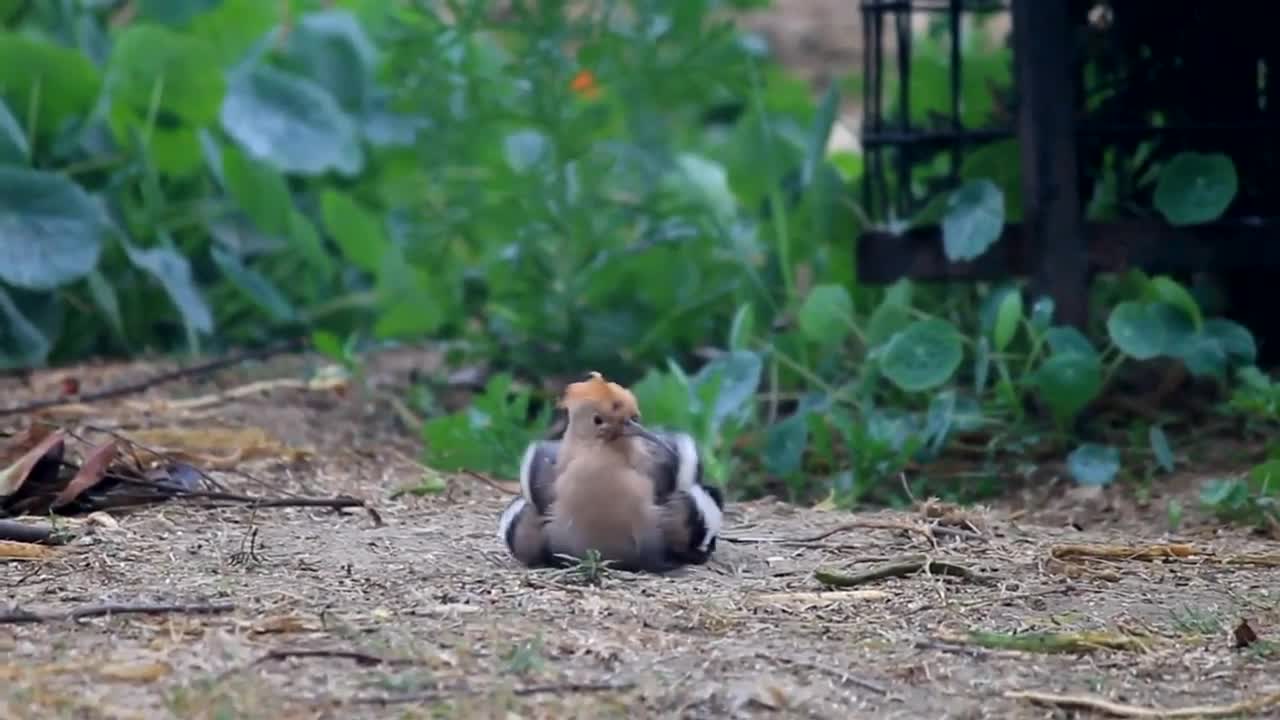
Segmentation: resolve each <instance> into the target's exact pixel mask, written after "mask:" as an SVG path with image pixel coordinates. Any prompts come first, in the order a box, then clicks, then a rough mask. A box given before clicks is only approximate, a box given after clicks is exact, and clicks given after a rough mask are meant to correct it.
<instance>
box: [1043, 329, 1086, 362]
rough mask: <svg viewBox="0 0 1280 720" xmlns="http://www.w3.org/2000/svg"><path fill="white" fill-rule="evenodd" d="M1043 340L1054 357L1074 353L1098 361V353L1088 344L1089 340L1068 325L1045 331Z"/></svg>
mask: <svg viewBox="0 0 1280 720" xmlns="http://www.w3.org/2000/svg"><path fill="white" fill-rule="evenodd" d="M1044 339H1045V342H1047V343H1048V344H1049V350H1050V351H1052V352H1053V354H1054V355H1066V354H1069V353H1076V354H1078V355H1084V356H1086V357H1091V358H1094V359H1098V351H1097V349H1095V348H1094V347H1093V343H1091V342H1089V338H1087V337H1085V334H1084V333H1082V332H1080V331H1079V330H1077V329H1075V328H1073V327H1071V326H1070V325H1059V326H1056V327H1051V328H1049V329H1048V330H1045V332H1044Z"/></svg>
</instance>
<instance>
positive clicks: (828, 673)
mask: <svg viewBox="0 0 1280 720" xmlns="http://www.w3.org/2000/svg"><path fill="white" fill-rule="evenodd" d="M431 366H432V360H431V356H429V355H424V354H423V353H414V352H407V351H401V352H396V353H388V354H385V355H381V356H378V357H376V358H374V359H373V360H372V361H371V364H370V366H369V373H368V375H367V377H368V381H369V383H370V384H371V389H366V390H360V389H359V386H355V387H353V388H351V389H350V390H349V391H348V392H346V393H343V394H341V395H340V394H337V393H335V392H334V391H333V390H331V389H329V390H325V389H313V390H306V389H300V388H287V387H284V388H278V389H275V390H268V391H262V392H255V393H249V394H243V395H238V396H237V395H235V394H234V393H229V392H228V389H229V388H234V387H243V386H244V385H245V384H246V383H248V382H250V381H255V380H270V379H275V378H286V379H295V380H296V379H305V378H306V377H308V376H310V374H312V373H314V372H315V371H316V370H317V364H316V362H315V361H313V360H305V359H299V358H283V359H277V360H274V361H270V362H267V363H262V364H256V365H252V366H247V367H242V368H239V369H236V370H229V371H224V372H221V373H219V374H217V375H216V376H214V379H213V380H211V381H206V382H200V383H175V384H171V385H165V386H163V387H162V388H157V389H154V390H152V391H150V392H148V393H147V394H145V395H142V396H140V397H132V398H125V399H122V400H118V401H110V402H102V403H97V404H94V405H91V406H89V407H88V408H81V409H79V410H77V409H76V408H74V407H73V408H71V409H70V410H68V411H60V413H61V414H50V415H48V416H46V417H47V419H49V420H51V421H52V420H58V421H60V422H62V423H65V424H69V425H71V426H74V427H79V428H83V427H84V426H86V425H96V426H107V427H108V428H114V429H115V430H118V431H120V432H124V433H126V434H127V433H135V432H137V431H139V430H140V429H144V428H194V429H197V430H198V431H199V432H198V433H197V434H196V436H195V437H196V438H200V437H206V435H205V434H207V437H208V442H209V444H210V445H213V444H215V438H216V434H215V432H216V429H217V428H230V429H245V428H250V429H253V428H260V429H265V430H266V431H268V433H269V434H270V436H271V437H273V438H275V439H277V440H279V441H280V442H281V443H283V444H284V445H285V446H286V447H282V448H275V449H274V450H272V449H270V448H268V452H266V453H265V454H264V456H263V457H259V458H257V459H251V458H241V460H242V461H241V462H238V463H237V462H228V463H224V464H227V465H228V466H234V467H236V468H238V469H239V470H241V471H243V472H242V473H237V472H215V473H213V474H214V475H215V477H217V478H218V479H219V480H221V481H222V482H223V483H225V484H226V485H227V486H228V487H229V488H231V489H233V490H235V491H238V492H245V493H254V492H257V493H270V494H273V495H280V494H282V493H301V494H306V495H311V496H332V495H334V494H338V493H345V494H351V495H354V496H357V497H359V498H362V499H364V500H366V501H367V502H368V503H369V505H370V506H371V507H372V508H374V509H375V510H376V511H377V514H378V515H379V516H380V523H379V522H376V521H375V520H374V519H373V518H372V517H371V516H370V515H369V514H368V513H366V512H364V511H358V510H357V511H345V512H342V513H337V512H334V511H331V510H319V509H289V508H278V509H259V510H257V511H256V512H255V511H251V510H249V509H246V508H232V509H217V510H210V509H198V508H191V507H182V506H179V505H177V504H170V505H166V506H159V507H153V508H150V509H146V510H142V511H137V512H131V513H119V512H118V513H113V514H112V515H111V518H110V519H108V520H101V519H97V518H95V519H92V520H88V519H73V520H64V521H61V522H62V523H63V525H64V526H66V527H67V528H68V529H70V530H72V531H73V532H75V533H76V534H78V536H79V537H78V538H77V539H76V540H75V541H73V542H72V543H71V544H69V545H67V546H64V547H62V548H60V549H59V550H58V551H57V552H56V553H55V554H54V555H53V556H52V557H51V558H48V559H44V560H39V561H22V562H17V561H10V562H5V561H0V587H3V588H4V591H3V592H4V596H5V602H4V603H3V606H0V611H4V610H7V609H10V608H11V607H17V608H21V609H23V610H27V611H35V612H56V611H59V610H67V609H70V608H73V607H78V606H82V605H92V604H98V603H104V602H111V603H125V604H128V603H185V604H210V603H229V604H232V605H234V610H232V611H231V612H227V613H220V614H211V615H192V614H184V613H171V614H164V615H157V616H115V617H110V618H90V619H82V620H78V621H66V620H60V621H52V622H43V623H38V624H0V717H2V718H15V719H16V718H50V717H68V718H71V717H77V718H80V717H84V718H97V717H109V718H133V717H138V718H165V717H183V718H188V717H191V718H294V717H297V718H321V717H335V718H336V717H398V718H399V717H404V718H416V717H449V718H453V717H458V718H463V717H466V718H472V717H476V718H489V717H492V718H517V717H524V718H542V717H545V718H564V717H584V718H588V717H589V718H595V717H691V718H711V717H806V718H853V717H856V718H861V717H867V718H980V717H1000V718H1024V717H1025V718H1044V717H1070V716H1072V715H1070V714H1069V713H1068V712H1066V711H1061V710H1059V711H1055V710H1054V709H1051V708H1049V707H1045V706H1041V705H1038V704H1035V703H1033V702H1031V701H1030V700H1027V699H1024V698H1020V697H1011V696H1008V695H1007V694H1008V693H1011V692H1047V693H1064V694H1081V693H1088V694H1098V695H1101V696H1103V697H1106V698H1109V699H1110V700H1111V701H1113V702H1118V703H1132V704H1138V705H1158V706H1165V707H1180V706H1187V705H1197V704H1200V705H1206V704H1224V703H1232V702H1236V701H1244V700H1248V699H1249V698H1254V697H1259V696H1262V695H1264V694H1265V693H1269V692H1270V693H1275V692H1278V691H1280V680H1277V678H1276V674H1275V668H1276V658H1277V657H1278V656H1280V655H1278V654H1277V653H1276V652H1275V646H1273V645H1269V644H1268V643H1267V640H1268V638H1275V637H1276V634H1277V632H1278V628H1280V583H1277V571H1276V570H1275V569H1267V568H1265V567H1261V568H1260V567H1254V566H1248V565H1227V564H1224V563H1223V562H1220V560H1222V559H1223V558H1225V557H1228V556H1232V557H1236V556H1240V555H1241V554H1243V553H1265V552H1268V551H1272V552H1274V546H1268V545H1267V544H1266V543H1263V542H1260V541H1258V540H1256V539H1254V538H1253V537H1252V536H1250V535H1249V534H1248V533H1246V532H1243V531H1234V530H1222V529H1218V528H1214V527H1212V526H1208V525H1197V526H1196V527H1198V528H1199V529H1190V530H1185V531H1184V532H1183V533H1181V534H1180V535H1178V536H1176V537H1166V536H1165V535H1164V534H1163V533H1161V532H1159V531H1158V530H1152V529H1151V528H1153V527H1154V528H1158V527H1160V525H1161V516H1160V514H1159V513H1157V512H1155V511H1154V510H1153V511H1152V513H1154V517H1143V516H1142V515H1141V514H1140V513H1136V512H1134V511H1133V507H1132V504H1131V503H1129V501H1128V500H1126V499H1125V498H1122V497H1116V498H1102V499H1099V498H1093V499H1092V500H1090V501H1088V502H1086V501H1083V500H1081V499H1079V498H1074V499H1073V498H1070V497H1068V496H1061V495H1059V496H1058V497H1057V499H1056V500H1050V499H1048V498H1046V497H1039V498H1032V499H1030V500H1021V501H1019V500H1016V499H1015V500H1014V501H1012V502H1010V503H1008V504H1007V505H1006V506H1002V507H994V508H985V509H984V508H976V509H971V510H968V511H967V512H966V513H965V514H963V515H962V516H959V517H960V519H959V520H957V521H956V522H951V521H950V520H948V519H946V518H943V519H941V520H935V521H934V524H936V525H938V526H939V527H938V528H937V529H936V530H934V531H929V530H928V529H927V527H928V525H927V523H926V518H924V517H923V516H922V515H921V514H919V513H916V512H910V513H894V512H876V513H865V514H856V515H852V516H851V515H850V514H847V513H841V512H836V511H821V510H810V509H802V508H796V507H792V506H788V505H786V504H783V503H779V502H775V501H772V500H763V501H757V502H750V503H745V502H743V503H733V502H731V503H730V504H729V506H728V514H727V519H726V527H725V529H724V535H725V536H726V540H725V541H722V542H721V543H720V545H719V548H718V550H717V553H716V555H715V557H714V558H713V560H712V562H711V563H709V564H708V565H706V566H704V567H697V568H692V569H688V570H685V571H683V572H681V573H679V574H677V575H673V576H668V577H654V576H630V575H626V574H622V573H606V574H605V576H604V577H603V579H602V580H601V582H600V584H599V585H590V584H584V583H583V582H582V581H581V579H580V578H578V577H574V576H571V575H566V574H564V573H563V572H562V573H556V572H553V571H529V570H526V569H523V568H521V567H519V566H518V565H517V564H516V563H515V562H514V561H513V560H512V559H510V558H509V557H508V556H507V555H506V552H505V550H504V548H503V546H502V544H501V543H500V542H499V540H498V539H497V537H496V536H495V527H496V521H497V516H498V513H499V511H500V509H501V507H502V506H503V504H504V503H505V502H506V500H507V498H508V497H509V495H507V494H506V492H505V491H504V487H503V486H500V485H490V484H488V483H485V482H481V481H479V480H476V479H472V478H468V477H459V478H454V479H452V480H451V481H450V482H448V488H447V490H446V491H445V492H441V493H438V494H434V495H425V496H421V497H419V496H415V495H412V494H405V495H398V496H396V497H395V498H394V499H393V495H396V491H397V490H399V489H402V488H404V487H406V486H415V485H419V484H421V483H422V481H423V478H424V475H429V473H427V472H426V471H424V469H423V468H421V467H420V466H418V465H417V464H416V463H415V462H414V460H413V458H414V456H415V453H416V443H415V439H414V438H413V436H412V435H410V434H408V433H406V432H405V431H404V430H402V429H401V426H400V424H399V421H398V420H397V419H396V418H397V415H396V413H395V412H393V411H392V410H391V409H389V408H390V406H389V405H388V401H387V398H388V397H389V396H390V395H391V394H393V393H395V392H396V391H397V389H398V388H401V387H403V384H404V382H405V380H406V378H407V375H408V371H409V369H410V368H413V367H418V368H421V369H428V370H429V369H430V367H431ZM156 369H157V368H156V367H155V366H144V365H141V364H140V365H134V366H98V367H93V368H76V369H70V370H64V371H60V372H49V373H42V374H39V375H36V376H34V377H33V378H31V379H30V380H29V381H22V380H18V379H7V380H4V381H3V385H0V387H3V397H4V398H5V401H4V405H6V406H8V405H11V404H16V403H18V402H21V401H23V400H24V399H29V398H35V397H47V396H49V395H50V394H55V395H56V391H57V388H58V387H60V385H61V378H62V377H64V376H66V375H68V374H70V375H71V376H73V377H76V378H77V379H79V380H80V382H81V385H82V390H83V391H92V390H94V389H97V388H101V387H104V386H111V385H115V384H117V383H120V382H123V381H126V380H130V379H134V378H141V377H146V376H147V375H148V374H150V373H154V372H155V371H156ZM182 397H188V398H189V397H201V398H219V399H220V401H219V402H214V403H212V404H208V405H204V406H203V407H200V408H196V409H192V408H185V409H183V408H178V407H174V406H173V405H172V404H169V403H167V402H166V400H167V399H174V398H182ZM18 420H20V418H8V419H7V420H6V424H7V425H13V424H15V423H16V422H17V421H18ZM197 444H198V443H197ZM293 451H301V452H302V453H303V455H302V456H299V457H290V455H291V454H292V453H293ZM223 454H225V453H223ZM208 456H209V457H214V458H216V457H219V451H217V449H216V448H213V447H210V448H208ZM231 460H235V458H231ZM1188 502H1189V501H1188ZM1028 504H1030V506H1032V507H1034V508H1035V510H1034V511H1028V510H1027V509H1026V508H1025V507H1024V508H1021V509H1017V508H1018V506H1020V505H1028ZM1150 514H1151V513H1149V515H1150ZM851 520H855V521H857V522H859V523H862V524H863V525H876V524H877V522H879V523H880V524H884V525H887V526H888V527H887V528H884V529H881V528H874V527H862V528H853V529H848V530H845V531H842V532H835V533H833V534H831V535H829V536H827V537H825V538H818V539H813V536H815V535H817V534H819V533H822V532H824V531H827V530H833V529H836V528H839V527H841V526H842V525H844V524H846V523H849V522H850V521H851ZM1068 521H1070V523H1074V524H1075V525H1074V526H1073V525H1071V524H1070V523H1069V522H1068ZM895 526H896V527H895ZM1081 526H1083V529H1077V528H1078V527H1081ZM255 533H256V537H255ZM727 538H736V539H738V540H739V541H740V542H730V541H728V540H727ZM784 539H789V540H791V541H790V542H784V541H781V540H784ZM1169 541H1178V542H1185V543H1190V544H1191V545H1193V546H1194V548H1195V549H1196V550H1197V551H1198V552H1213V553H1216V557H1215V558H1211V559H1205V558H1203V557H1199V558H1191V559H1173V560H1166V561H1156V562H1147V561H1137V560H1125V559H1113V560H1104V561H1093V562H1091V561H1078V562H1077V561H1063V560H1055V559H1053V558H1051V555H1050V549H1051V548H1052V547H1053V546H1055V545H1058V544H1063V543H1083V542H1100V543H1120V544H1124V545H1132V546H1138V545H1143V544H1148V543H1158V542H1169ZM935 543H936V545H935ZM917 554H924V555H927V556H928V557H930V558H932V559H933V561H935V563H936V562H939V561H946V562H951V563H954V564H957V565H960V566H963V567H964V568H966V569H967V570H969V571H971V572H972V573H975V574H976V575H975V576H974V577H970V578H961V577H951V576H946V574H945V571H946V567H945V566H942V565H937V564H935V565H933V566H932V567H931V568H930V572H929V573H916V574H913V575H910V576H906V577H893V578H888V579H884V580H879V581H875V582H870V583H867V584H865V585H861V586H859V587H857V588H855V589H852V590H829V589H825V588H824V586H823V585H821V584H820V583H819V582H818V581H817V580H816V579H815V574H814V571H815V570H818V569H822V570H824V571H832V572H837V573H845V574H849V573H856V572H861V571H864V570H867V569H869V568H874V567H878V566H881V565H883V564H885V563H892V562H898V561H901V560H902V559H904V558H909V557H911V556H914V555H917ZM1242 620H1247V621H1248V623H1249V625H1250V626H1251V627H1252V628H1253V629H1254V630H1256V632H1257V634H1258V635H1259V636H1260V637H1261V638H1263V641H1262V642H1260V643H1255V644H1254V645H1253V646H1251V647H1250V648H1248V649H1244V650H1237V649H1235V648H1234V646H1233V640H1232V630H1233V628H1234V627H1236V626H1237V625H1238V624H1239V623H1240V622H1241V621H1242ZM972 631H978V632H989V633H1027V632H1036V631H1048V632H1075V631H1082V632H1083V631H1089V632H1095V633H1105V634H1107V637H1095V638H1094V639H1093V640H1092V641H1091V642H1093V643H1094V646H1092V647H1090V648H1086V649H1085V650H1081V651H1077V652H1068V653H1060V654H1049V653H1043V652H1032V651H1017V650H1010V649H1007V648H993V647H990V646H989V643H988V644H986V646H984V644H983V643H980V642H977V641H975V639H974V638H972V637H968V636H966V635H965V634H966V633H969V632H972ZM1117 640H1119V641H1123V642H1124V643H1129V644H1130V646H1128V647H1122V648H1121V649H1105V648H1103V647H1098V646H1097V645H1098V644H1101V643H1105V642H1113V641H1117ZM1268 648H1269V649H1270V652H1269V653H1268V651H1267V650H1268ZM306 653H312V654H311V655H307V654H306ZM1270 712H1271V713H1272V714H1271V715H1270V716H1271V717H1276V716H1277V713H1280V706H1277V707H1273V708H1272V709H1271V711H1270ZM1243 714H1244V713H1242V715H1243ZM1086 715H1087V713H1086ZM1254 716H1259V717H1261V716H1266V715H1265V712H1262V711H1260V712H1259V713H1257V714H1255V715H1254Z"/></svg>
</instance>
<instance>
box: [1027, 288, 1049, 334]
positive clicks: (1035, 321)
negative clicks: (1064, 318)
mask: <svg viewBox="0 0 1280 720" xmlns="http://www.w3.org/2000/svg"><path fill="white" fill-rule="evenodd" d="M1053 310H1054V307H1053V298H1051V297H1042V298H1040V299H1039V300H1036V301H1035V302H1033V303H1031V327H1032V328H1034V329H1035V331H1036V332H1038V333H1042V332H1044V331H1045V329H1046V328H1048V327H1049V326H1050V325H1052V324H1053Z"/></svg>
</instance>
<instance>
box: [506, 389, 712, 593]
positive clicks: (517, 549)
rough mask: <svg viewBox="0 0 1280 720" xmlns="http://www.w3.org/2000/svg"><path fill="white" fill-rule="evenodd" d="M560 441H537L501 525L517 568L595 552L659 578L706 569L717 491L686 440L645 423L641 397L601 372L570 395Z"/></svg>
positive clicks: (622, 566) (567, 394) (565, 402)
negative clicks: (693, 566)
mask: <svg viewBox="0 0 1280 720" xmlns="http://www.w3.org/2000/svg"><path fill="white" fill-rule="evenodd" d="M560 405H561V407H563V408H564V409H565V410H566V411H567V414H568V424H567V426H566V429H565V435H564V439H563V440H562V441H560V442H554V441H544V442H535V443H532V444H531V445H530V446H529V447H528V449H527V450H526V451H525V454H524V457H523V458H522V461H521V467H520V479H521V489H522V493H521V496H520V497H518V498H516V499H515V500H513V501H512V502H511V504H510V505H509V506H508V507H507V509H506V510H505V511H504V513H503V516H502V519H501V520H500V521H499V536H500V537H501V538H502V539H503V540H504V542H505V543H506V544H507V546H508V548H509V549H510V551H511V553H512V554H513V555H514V556H515V557H516V558H517V559H518V560H520V562H522V563H524V564H525V565H529V566H538V565H547V564H560V563H561V562H563V560H562V559H561V558H558V557H557V556H561V555H563V556H569V557H573V558H581V557H583V556H584V555H585V554H586V552H587V550H589V549H595V550H596V551H597V552H599V553H600V555H601V557H602V558H604V559H607V560H611V561H612V562H613V564H614V566H615V567H618V568H620V569H631V570H650V571H661V570H665V569H670V568H671V567H674V566H677V565H680V564H685V563H691V562H692V563H699V562H705V561H706V559H707V557H708V556H709V555H710V553H711V551H712V550H713V549H714V543H715V535H716V533H717V532H718V530H719V525H720V514H721V506H722V505H721V504H722V501H721V499H720V495H719V492H718V491H716V490H714V489H712V488H708V487H706V486H703V485H702V484H701V463H700V462H699V460H698V457H697V450H696V448H695V447H694V444H693V441H692V439H691V438H690V437H689V436H688V435H685V434H683V433H654V432H651V431H649V430H647V429H645V428H644V427H643V426H641V425H640V424H639V416H640V411H639V407H638V404H637V403H636V400H635V396H634V395H633V394H632V393H631V392H630V391H629V390H627V389H626V388H623V387H622V386H620V385H618V384H616V383H611V382H607V381H605V380H604V378H603V377H602V376H601V375H600V374H599V373H591V375H590V376H589V377H588V378H587V379H586V380H584V381H582V382H579V383H573V384H571V385H569V386H568V387H567V388H566V389H565V393H564V395H563V397H562V398H561V401H560Z"/></svg>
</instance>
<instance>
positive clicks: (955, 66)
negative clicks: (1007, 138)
mask: <svg viewBox="0 0 1280 720" xmlns="http://www.w3.org/2000/svg"><path fill="white" fill-rule="evenodd" d="M962 4H963V0H951V15H950V16H949V17H948V18H947V19H948V20H949V21H950V26H951V131H952V132H959V131H960V130H962V129H964V123H962V122H961V121H960V92H961V88H962V83H963V80H964V73H963V71H962V68H963V67H964V65H963V63H964V56H963V55H962V54H961V52H960V50H961V47H962V44H961V42H960V24H961V23H960V12H961V5H962ZM963 149H964V148H963V147H962V146H961V145H960V143H955V144H954V145H953V146H952V148H951V177H952V178H953V179H954V178H959V177H960V161H961V158H962V156H963Z"/></svg>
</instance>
